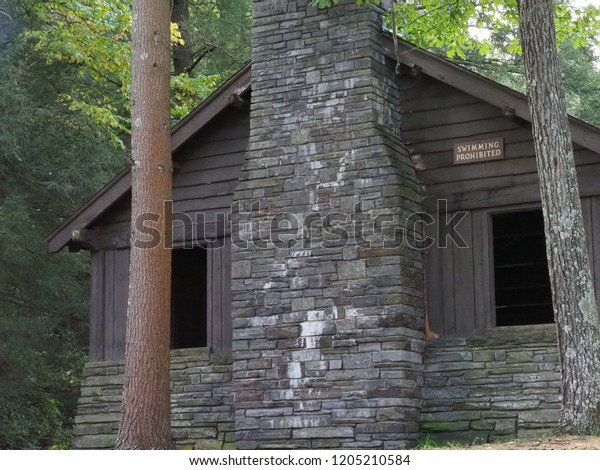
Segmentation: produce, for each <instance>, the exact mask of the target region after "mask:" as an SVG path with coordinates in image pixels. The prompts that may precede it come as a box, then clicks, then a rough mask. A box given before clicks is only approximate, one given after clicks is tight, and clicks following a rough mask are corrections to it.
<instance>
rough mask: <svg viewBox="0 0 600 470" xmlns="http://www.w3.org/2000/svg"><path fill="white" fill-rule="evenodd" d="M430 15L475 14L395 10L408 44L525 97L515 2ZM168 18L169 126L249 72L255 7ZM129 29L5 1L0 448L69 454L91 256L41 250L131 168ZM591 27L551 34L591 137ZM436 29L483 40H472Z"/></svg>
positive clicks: (98, 9) (593, 17) (240, 1)
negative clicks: (243, 70) (479, 32)
mask: <svg viewBox="0 0 600 470" xmlns="http://www.w3.org/2000/svg"><path fill="white" fill-rule="evenodd" d="M183 3H185V5H183ZM314 3H318V4H323V5H325V4H327V3H331V2H329V1H327V0H315V2H314ZM434 3H436V4H437V6H438V7H439V5H450V4H452V5H454V6H456V5H458V6H460V8H464V9H469V8H471V6H470V4H473V2H469V1H466V0H457V1H453V2H439V1H436V2H433V0H422V1H421V2H407V3H405V4H403V5H402V6H400V4H399V5H398V6H399V8H403V9H404V10H402V11H399V12H400V13H401V14H402V18H403V20H402V21H403V22H402V24H401V25H398V26H399V30H400V29H401V32H402V34H403V35H404V37H406V38H407V39H409V40H411V41H413V42H415V43H417V44H420V45H427V46H428V47H429V48H433V49H434V50H435V51H437V52H439V53H444V54H446V55H448V56H451V57H454V60H456V61H458V62H459V63H462V64H465V65H468V66H469V67H471V68H473V69H475V70H477V71H479V72H481V73H484V74H486V75H488V76H490V77H491V78H493V79H496V80H499V81H501V82H503V83H506V84H509V85H511V86H513V87H515V88H517V89H519V88H521V89H522V82H523V79H522V65H521V62H520V58H519V56H518V54H516V52H518V51H517V45H516V44H517V42H515V39H517V41H518V37H517V36H515V34H516V33H515V30H514V28H513V27H512V26H511V25H512V24H513V23H512V22H510V21H508V22H507V21H505V20H506V19H509V20H510V15H511V14H512V13H511V11H514V9H513V10H510V8H509V7H511V6H512V5H513V3H516V2H514V1H513V0H510V1H507V2H500V1H497V0H480V1H479V2H478V4H480V5H483V6H484V7H488V9H487V10H483V12H482V11H480V10H477V11H476V12H475V13H476V14H475V16H473V15H471V16H470V18H477V19H476V22H475V23H474V24H464V18H465V15H466V14H467V13H469V14H470V13H473V12H470V11H467V10H464V11H461V10H460V9H451V8H447V9H445V10H444V9H442V8H441V7H440V8H438V7H436V6H434V5H433V4H434ZM424 4H431V5H430V6H431V8H432V9H433V11H432V12H431V13H430V15H433V16H426V15H425V16H424V10H423V9H422V6H423V5H424ZM174 5H178V6H182V5H183V6H184V7H185V6H186V5H187V8H188V9H187V11H184V12H183V13H182V14H181V18H180V20H181V21H179V22H178V21H173V26H172V29H171V31H172V50H173V55H174V57H177V60H180V62H181V63H180V62H177V61H175V63H174V68H173V73H172V77H171V84H172V95H171V104H172V117H173V122H176V121H177V120H178V119H179V118H181V117H182V116H184V115H185V114H187V113H188V112H189V111H190V110H191V109H193V107H194V106H196V105H197V104H198V103H199V102H200V101H201V100H202V99H203V98H205V97H206V96H208V94H210V93H211V92H212V91H213V90H214V89H215V88H216V87H217V86H218V85H219V84H220V83H221V82H223V81H224V80H225V79H226V78H227V77H228V76H230V75H231V74H232V73H233V72H235V71H236V70H237V69H239V68H240V67H241V66H242V65H244V64H245V63H246V62H247V61H248V60H249V58H250V32H249V31H250V1H249V0H189V1H187V0H174ZM184 10H185V8H184ZM485 11H487V13H485ZM435 15H437V16H435ZM573 15H575V16H573ZM172 20H177V18H172ZM500 20H502V21H500ZM563 20H564V21H563ZM575 20H577V21H575ZM130 21H131V13H130V0H61V1H51V0H0V448H13V449H15V448H48V447H59V448H61V447H68V445H69V439H70V430H71V426H72V421H73V417H74V413H75V409H76V400H77V394H78V385H79V382H80V377H81V370H82V366H83V364H84V362H85V360H86V345H87V312H88V296H89V256H88V254H87V253H85V252H80V253H69V254H64V253H61V254H57V255H49V254H48V253H47V248H46V246H45V245H44V242H43V239H44V237H45V236H47V235H48V234H49V233H50V232H51V231H52V230H53V229H54V228H55V227H56V226H57V225H59V224H60V223H61V222H62V221H64V220H65V219H66V217H68V216H69V215H70V214H71V213H72V212H74V211H75V210H76V209H77V208H78V207H79V206H80V205H81V204H82V203H83V202H84V201H85V200H86V198H88V197H89V196H91V195H92V194H93V193H94V192H95V191H96V190H98V189H99V188H100V187H101V186H102V185H103V184H105V183H106V182H108V181H109V180H110V179H111V178H112V177H113V176H114V175H115V174H116V173H117V172H118V171H120V170H121V169H122V168H124V167H125V166H126V165H127V164H128V161H129V160H128V158H129V154H128V151H129V109H130V107H129V95H130V67H129V62H130V56H131V52H130V51H131V46H130V34H131V26H130V24H131V23H130ZM597 21H598V18H597V10H596V11H594V10H591V9H584V10H581V11H580V12H579V13H577V12H573V10H571V9H566V10H565V11H564V12H563V16H562V20H561V21H560V22H559V25H562V26H559V27H560V28H562V29H561V35H560V38H561V39H562V40H563V41H562V46H561V60H562V62H563V65H564V67H563V71H564V78H565V83H566V88H567V94H568V96H569V102H570V106H571V112H573V113H574V114H576V115H578V116H580V117H581V118H583V119H585V120H587V121H589V122H591V123H595V124H600V93H599V92H600V72H599V69H598V60H597V58H595V57H594V49H593V47H592V46H593V44H591V42H590V41H591V39H590V34H589V33H590V32H593V33H595V34H594V35H595V36H596V37H597V36H598V35H597V33H596V32H597V28H598V23H597ZM424 24H426V25H427V26H424ZM438 24H444V25H448V24H450V25H454V24H456V25H459V26H461V27H466V28H472V27H473V26H475V27H479V28H480V29H487V30H488V33H486V35H485V36H484V37H483V38H479V39H478V38H477V37H476V38H475V40H473V38H472V37H469V36H468V35H464V34H461V35H455V34H453V33H452V31H456V30H457V29H456V28H454V27H452V28H444V31H441V29H440V27H439V26H437V27H436V25H438ZM515 24H516V23H515ZM436 28H437V29H436ZM482 52H485V53H487V55H486V56H481V55H480V53H482ZM182 64H183V65H182ZM175 70H177V73H175Z"/></svg>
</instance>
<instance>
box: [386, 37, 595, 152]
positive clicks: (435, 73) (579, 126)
mask: <svg viewBox="0 0 600 470" xmlns="http://www.w3.org/2000/svg"><path fill="white" fill-rule="evenodd" d="M382 41H383V50H384V53H385V54H386V55H387V56H388V57H390V58H392V59H394V60H395V59H396V52H395V49H394V41H393V39H392V37H391V35H390V34H384V35H383V39H382ZM398 45H399V49H400V51H399V52H400V57H401V61H402V63H403V64H405V65H408V66H409V67H412V66H413V65H418V66H419V68H420V70H421V73H424V74H426V75H428V76H430V77H432V78H435V79H436V80H439V81H441V82H443V83H447V84H448V85H450V86H452V87H454V88H456V89H458V90H461V91H464V92H465V93H469V94H470V95H473V96H475V97H477V98H479V99H481V100H483V101H486V102H488V103H490V104H492V105H494V106H497V107H498V108H499V109H505V108H507V107H508V108H511V109H512V110H513V112H514V114H515V116H517V117H520V118H522V119H525V120H526V121H529V122H531V114H530V112H529V104H528V102H527V97H526V96H525V95H524V94H522V93H519V92H518V91H515V90H512V89H511V88H508V87H506V86H504V85H501V84H500V83H497V82H495V81H493V80H491V79H489V78H487V77H484V76H483V75H480V74H478V73H476V72H473V71H472V70H469V69H467V68H465V67H462V66H460V65H456V64H455V63H453V62H451V61H449V60H448V59H445V58H443V57H439V56H437V55H435V54H432V53H431V52H428V51H426V50H424V49H421V48H419V47H417V46H415V45H414V44H411V43H409V42H407V41H404V40H401V39H399V40H398ZM569 125H570V128H571V138H572V140H573V142H575V143H576V144H579V145H581V146H583V147H586V148H588V149H590V150H593V151H595V152H599V151H600V129H598V128H597V127H594V126H592V125H590V124H588V123H586V122H584V121H582V120H580V119H577V118H575V117H573V116H569Z"/></svg>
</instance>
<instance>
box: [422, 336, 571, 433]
mask: <svg viewBox="0 0 600 470" xmlns="http://www.w3.org/2000/svg"><path fill="white" fill-rule="evenodd" d="M424 363H425V387H424V389H423V408H422V413H421V431H422V433H423V434H428V435H430V436H431V437H433V438H435V439H436V440H437V441H438V442H445V441H466V442H476V441H477V442H493V441H498V440H508V439H512V438H515V437H523V438H528V437H533V436H536V435H539V434H543V433H547V432H549V431H551V430H552V428H553V427H554V426H556V424H557V421H558V418H559V413H560V408H561V396H560V387H561V374H560V363H559V357H558V350H557V344H556V328H555V326H554V325H537V326H520V327H503V328H495V329H493V330H490V331H489V332H488V335H486V336H485V337H478V338H471V339H466V340H465V339H438V340H433V341H428V342H427V343H426V347H425V358H424Z"/></svg>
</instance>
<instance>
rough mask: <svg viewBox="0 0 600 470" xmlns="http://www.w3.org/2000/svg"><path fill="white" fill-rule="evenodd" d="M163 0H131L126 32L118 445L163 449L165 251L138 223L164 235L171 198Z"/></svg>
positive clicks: (166, 431) (167, 427)
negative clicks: (126, 238)
mask: <svg viewBox="0 0 600 470" xmlns="http://www.w3.org/2000/svg"><path fill="white" fill-rule="evenodd" d="M170 7H171V5H170V2H168V1H166V0H134V1H133V32H132V43H133V48H132V85H131V96H132V106H131V108H132V113H131V123H132V129H131V131H132V132H131V133H132V172H131V173H132V208H131V218H132V239H131V261H130V267H129V272H130V281H129V302H128V305H129V308H128V312H127V333H126V346H125V378H124V380H125V383H124V390H123V411H122V415H121V425H120V427H119V434H118V438H117V447H118V448H120V449H170V448H173V439H172V435H171V406H170V371H169V366H170V363H169V345H170V307H171V306H170V303H171V252H170V250H168V249H167V248H166V245H165V244H164V243H162V240H161V241H160V243H156V240H152V241H151V242H153V243H148V241H149V240H146V239H144V238H143V237H141V236H140V235H141V233H140V232H139V231H138V229H139V228H140V226H139V225H138V224H140V223H142V224H143V223H145V222H144V221H146V222H149V223H152V224H153V227H152V228H153V229H154V230H156V232H154V233H159V234H163V235H164V234H166V233H167V228H168V227H170V220H167V218H166V217H165V215H164V203H165V201H169V200H171V199H172V185H171V172H172V171H171V125H170V106H169V73H170V61H171V54H170V40H169V36H170V31H169V28H170V22H169V18H170V14H171V11H170Z"/></svg>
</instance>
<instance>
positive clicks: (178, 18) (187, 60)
mask: <svg viewBox="0 0 600 470" xmlns="http://www.w3.org/2000/svg"><path fill="white" fill-rule="evenodd" d="M189 19H190V5H189V0H173V11H172V12H171V22H172V23H176V24H177V25H178V26H179V31H181V39H183V44H177V45H175V46H173V72H174V73H175V75H181V74H182V73H189V74H190V75H191V74H192V71H193V67H192V64H193V63H194V58H193V54H192V45H191V41H190V35H189V33H188V29H187V22H188V21H189Z"/></svg>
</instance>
